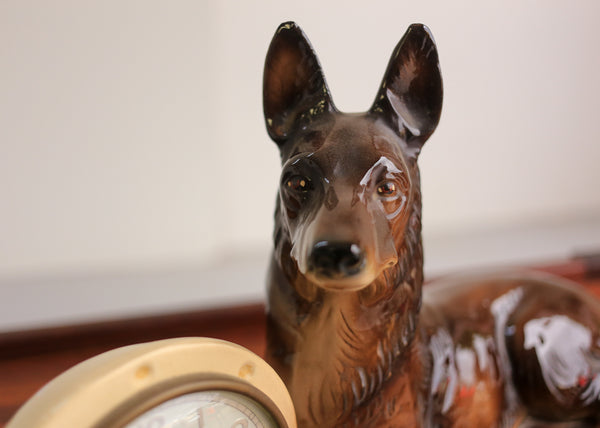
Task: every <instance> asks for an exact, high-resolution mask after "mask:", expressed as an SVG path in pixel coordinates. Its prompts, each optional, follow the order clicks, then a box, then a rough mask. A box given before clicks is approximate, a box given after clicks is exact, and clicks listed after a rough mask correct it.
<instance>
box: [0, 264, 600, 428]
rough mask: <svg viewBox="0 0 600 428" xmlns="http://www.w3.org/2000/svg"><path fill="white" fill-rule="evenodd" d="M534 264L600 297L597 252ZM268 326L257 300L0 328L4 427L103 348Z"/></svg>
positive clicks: (241, 334) (250, 335)
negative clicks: (31, 327) (35, 397)
mask: <svg viewBox="0 0 600 428" xmlns="http://www.w3.org/2000/svg"><path fill="white" fill-rule="evenodd" d="M530 269H531V270H537V271H545V272H550V273H554V274H557V275H560V276H562V277H565V278H568V279H571V280H573V281H575V282H578V283H580V284H582V285H584V286H585V287H586V288H588V289H589V290H590V291H591V292H592V293H593V294H594V295H596V296H598V297H599V298H600V257H598V256H593V257H581V258H577V259H574V260H572V261H568V262H564V263H553V264H548V265H543V266H536V267H531V268H530ZM264 331H265V311H264V305H263V304H262V303H253V304H248V305H244V306H236V307H227V308H220V309H213V310H202V311H191V312H182V313H175V314H158V315H154V316H148V317H138V318H130V319H118V320H111V321H106V322H97V323H88V324H79V325H70V326H63V327H56V328H48V329H37V330H28V331H18V332H11V333H3V334H0V428H2V427H4V425H5V424H6V422H7V421H8V420H9V419H10V417H11V416H12V415H13V414H14V413H15V412H16V410H17V409H18V408H19V407H20V406H21V405H22V404H23V403H24V402H25V401H27V400H28V399H29V398H30V397H31V396H32V395H33V394H34V393H35V392H36V391H37V390H38V389H39V388H41V387H42V386H43V385H44V384H45V383H47V382H48V381H50V380H51V379H53V378H54V377H56V376H57V375H58V374H60V373H62V372H63V371H65V370H67V369H68V368H69V367H72V366H73V365H75V364H77V363H79V362H81V361H83V360H85V359H87V358H90V357H92V356H94V355H97V354H99V353H102V352H105V351H108V350H110V349H113V348H116V347H119V346H125V345H130V344H133V343H140V342H147V341H151V340H159V339H166V338H172V337H186V336H205V337H215V338H219V339H224V340H229V341H231V342H235V343H238V344H240V345H242V346H244V347H246V348H248V349H250V350H251V351H253V352H255V353H257V354H258V355H263V354H264V350H265V338H264V336H265V335H264Z"/></svg>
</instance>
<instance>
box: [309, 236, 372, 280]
mask: <svg viewBox="0 0 600 428" xmlns="http://www.w3.org/2000/svg"><path fill="white" fill-rule="evenodd" d="M364 259H365V258H364V254H363V252H362V250H361V249H360V247H359V246H358V245H356V244H349V243H340V242H328V241H321V242H317V243H316V244H315V246H314V247H313V249H312V252H311V253H310V257H309V266H308V268H309V269H310V270H312V271H313V272H314V273H316V274H317V275H322V276H325V277H329V278H331V277H339V276H351V275H355V274H357V273H358V272H360V270H361V269H362V267H363V265H364Z"/></svg>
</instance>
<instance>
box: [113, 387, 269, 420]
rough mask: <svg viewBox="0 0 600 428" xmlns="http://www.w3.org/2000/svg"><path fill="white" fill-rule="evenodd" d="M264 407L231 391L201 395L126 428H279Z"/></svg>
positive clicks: (165, 406) (188, 397) (176, 401)
mask: <svg viewBox="0 0 600 428" xmlns="http://www.w3.org/2000/svg"><path fill="white" fill-rule="evenodd" d="M277 426H278V425H277V424H276V423H275V421H274V420H273V418H272V417H271V415H270V414H269V413H268V412H267V411H266V410H265V408H264V407H262V406H261V405H259V404H258V403H256V402H255V401H254V400H252V399H250V398H248V397H247V396H245V395H242V394H238V393H235V392H230V391H201V392H193V393H190V394H185V395H182V396H179V397H177V398H173V399H171V400H168V401H166V402H164V403H162V404H160V405H158V406H156V407H154V408H152V409H151V410H149V411H147V412H146V413H144V414H142V415H141V416H139V417H137V418H136V419H135V420H133V421H132V422H130V423H128V424H127V425H126V426H125V428H271V427H277Z"/></svg>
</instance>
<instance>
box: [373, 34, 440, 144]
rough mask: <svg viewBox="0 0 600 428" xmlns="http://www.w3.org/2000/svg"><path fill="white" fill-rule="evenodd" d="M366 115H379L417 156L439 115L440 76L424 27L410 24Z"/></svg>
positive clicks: (432, 47) (433, 48)
mask: <svg viewBox="0 0 600 428" xmlns="http://www.w3.org/2000/svg"><path fill="white" fill-rule="evenodd" d="M370 112H371V113H374V114H378V115H381V116H383V117H384V118H385V119H386V120H387V121H388V122H389V123H390V126H392V127H393V128H394V129H395V130H396V132H397V133H398V134H399V135H400V136H401V137H402V138H403V139H404V140H405V141H406V142H407V143H408V144H409V146H411V147H413V148H415V150H416V152H417V153H418V151H419V150H420V149H421V147H422V146H423V144H424V143H425V141H427V139H428V138H429V136H430V135H431V134H432V133H433V131H434V130H435V128H436V126H437V124H438V122H439V120H440V114H441V112H442V75H441V73H440V64H439V60H438V53H437V49H436V46H435V42H434V40H433V36H432V35H431V33H430V31H429V29H428V28H427V27H426V26H424V25H422V24H413V25H411V26H410V27H409V28H408V30H407V31H406V34H404V37H402V40H400V42H399V43H398V45H397V46H396V49H395V50H394V53H393V54H392V58H391V59H390V62H389V64H388V68H387V71H386V72H385V75H384V78H383V82H382V83H381V87H380V88H379V92H378V94H377V98H375V103H374V104H373V107H371V110H370Z"/></svg>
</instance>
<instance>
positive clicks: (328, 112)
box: [264, 23, 600, 428]
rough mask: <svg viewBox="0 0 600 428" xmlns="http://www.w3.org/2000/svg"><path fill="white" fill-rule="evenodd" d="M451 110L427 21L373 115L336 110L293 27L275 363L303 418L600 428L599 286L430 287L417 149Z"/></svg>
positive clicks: (273, 326) (276, 133) (272, 307)
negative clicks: (592, 291) (592, 427)
mask: <svg viewBox="0 0 600 428" xmlns="http://www.w3.org/2000/svg"><path fill="white" fill-rule="evenodd" d="M441 106H442V80H441V74H440V69H439V62H438V54H437V50H436V46H435V43H434V41H433V38H432V36H431V34H430V32H429V30H428V29H427V28H426V27H425V26H423V25H412V26H410V28H409V29H408V31H407V32H406V34H405V35H404V37H403V38H402V40H401V41H400V43H399V44H398V46H397V47H396V49H395V50H394V52H393V54H392V58H391V60H390V63H389V66H388V69H387V71H386V72H385V75H384V79H383V82H382V84H381V86H380V88H379V91H378V93H377V96H376V99H375V102H374V104H373V106H372V107H371V109H370V110H369V111H367V112H366V113H360V114H347V113H341V112H339V111H338V110H337V109H336V108H335V106H334V104H333V101H332V99H331V97H330V94H329V90H328V88H327V85H326V83H325V79H324V77H323V73H322V71H321V67H320V65H319V63H318V60H317V58H316V56H315V54H314V52H313V50H312V48H311V46H310V44H309V42H308V40H307V39H306V37H305V36H304V34H303V33H302V31H301V30H300V29H299V28H298V27H297V26H296V25H295V24H294V23H285V24H282V25H281V26H280V27H279V29H278V30H277V32H276V34H275V36H274V38H273V41H272V43H271V46H270V48H269V51H268V54H267V59H266V64H265V74H264V112H265V118H266V124H267V130H268V132H269V135H270V137H271V138H272V139H273V140H274V141H275V142H276V143H277V145H278V147H279V150H280V154H281V161H282V173H281V179H280V190H279V197H278V201H277V206H276V212H275V234H274V245H275V248H274V252H273V259H272V263H271V268H270V276H269V292H268V293H269V296H268V323H269V324H268V350H267V358H268V361H269V362H270V363H271V364H272V365H273V367H274V368H275V369H276V370H277V371H278V372H279V374H280V375H281V376H282V378H283V379H284V381H285V382H286V384H287V386H288V389H289V390H290V393H291V395H292V398H293V400H294V404H295V407H296V412H297V415H298V423H299V426H300V427H319V428H324V427H361V428H366V427H421V426H424V427H430V426H456V427H459V426H460V427H494V426H515V425H519V424H522V425H523V426H542V425H543V424H545V423H547V424H550V423H551V422H543V423H541V422H534V419H533V418H534V417H537V418H538V419H539V418H544V419H547V420H553V421H554V420H561V419H569V420H571V419H584V418H587V419H588V420H589V423H590V424H593V423H594V422H593V421H591V420H592V419H594V418H597V417H598V414H599V412H600V406H599V401H598V395H599V393H600V378H598V377H596V374H597V373H598V372H599V371H600V357H599V354H598V353H599V352H600V349H599V348H598V343H599V342H598V341H599V338H598V325H599V320H600V307H599V305H598V303H597V302H596V301H595V300H594V299H593V298H592V297H590V296H588V295H586V294H585V293H583V292H581V291H579V290H577V289H574V288H573V287H572V286H571V285H569V286H566V285H564V284H562V283H558V282H556V281H555V280H553V279H549V278H536V277H514V276H505V277H498V278H485V279H484V278H479V279H477V280H465V281H462V282H455V283H450V284H438V285H432V286H429V287H427V289H426V290H425V293H424V294H423V293H422V291H421V285H422V283H423V252H422V247H421V195H420V184H419V170H418V167H417V158H418V155H419V153H420V151H421V148H422V146H423V144H424V143H425V141H426V140H427V139H428V138H429V136H430V135H431V133H432V132H433V131H434V129H435V128H436V126H437V123H438V120H439V117H440V113H441ZM534 423H537V424H538V425H531V424H534ZM575 423H576V424H580V425H583V424H584V422H583V421H577V422H575ZM585 423H587V422H585ZM527 424H530V425H527ZM540 424H542V425H540Z"/></svg>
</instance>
